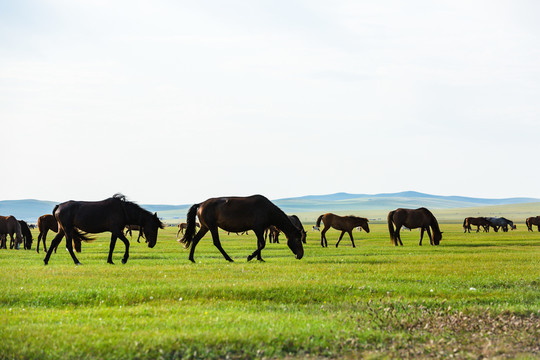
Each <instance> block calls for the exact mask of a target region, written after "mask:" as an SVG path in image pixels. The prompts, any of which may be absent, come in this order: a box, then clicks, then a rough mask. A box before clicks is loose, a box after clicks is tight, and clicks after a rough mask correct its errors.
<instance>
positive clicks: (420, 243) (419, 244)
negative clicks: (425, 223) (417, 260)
mask: <svg viewBox="0 0 540 360" xmlns="http://www.w3.org/2000/svg"><path fill="white" fill-rule="evenodd" d="M424 231H425V230H424V228H423V227H422V228H421V229H420V242H419V243H418V246H422V239H423V238H424Z"/></svg>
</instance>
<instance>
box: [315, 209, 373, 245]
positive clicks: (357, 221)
mask: <svg viewBox="0 0 540 360" xmlns="http://www.w3.org/2000/svg"><path fill="white" fill-rule="evenodd" d="M321 220H322V222H323V224H324V229H323V230H322V231H321V246H322V247H328V240H326V232H327V231H328V230H329V229H330V228H331V227H333V228H334V229H337V230H341V235H339V240H338V242H337V243H336V247H338V245H339V242H340V241H341V239H342V238H343V235H344V234H345V233H348V234H349V237H350V238H351V242H352V246H353V247H356V245H354V239H353V235H352V231H353V229H354V228H355V227H357V226H361V227H362V229H364V230H365V231H366V232H367V233H369V224H368V222H369V220H368V219H366V218H363V217H358V216H352V215H350V216H339V215H336V214H332V213H327V214H323V215H321V216H319V218H318V219H317V225H316V226H317V227H319V226H320V225H321Z"/></svg>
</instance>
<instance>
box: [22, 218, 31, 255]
mask: <svg viewBox="0 0 540 360" xmlns="http://www.w3.org/2000/svg"><path fill="white" fill-rule="evenodd" d="M19 225H21V234H22V236H23V244H24V250H30V249H31V248H32V242H33V241H34V238H33V237H32V232H31V231H30V227H29V226H28V224H27V223H26V221H24V220H19Z"/></svg>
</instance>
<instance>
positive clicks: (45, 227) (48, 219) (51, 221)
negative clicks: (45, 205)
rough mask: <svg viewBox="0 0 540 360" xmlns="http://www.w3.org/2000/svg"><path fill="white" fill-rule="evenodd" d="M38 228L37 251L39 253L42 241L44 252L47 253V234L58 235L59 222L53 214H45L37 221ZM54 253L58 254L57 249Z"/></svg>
mask: <svg viewBox="0 0 540 360" xmlns="http://www.w3.org/2000/svg"><path fill="white" fill-rule="evenodd" d="M37 227H38V230H39V235H38V240H37V247H36V251H37V252H38V253H39V243H40V241H43V250H44V251H45V252H46V251H47V244H46V243H45V241H46V240H47V233H48V232H49V230H50V231H52V232H55V233H57V232H58V222H56V219H55V218H54V216H53V215H51V214H45V215H41V216H40V217H39V218H38V221H37ZM54 252H56V248H55V249H54Z"/></svg>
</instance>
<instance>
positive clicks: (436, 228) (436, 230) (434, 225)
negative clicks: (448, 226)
mask: <svg viewBox="0 0 540 360" xmlns="http://www.w3.org/2000/svg"><path fill="white" fill-rule="evenodd" d="M430 216H431V228H432V229H433V232H434V233H438V234H440V233H441V229H440V228H439V223H438V222H437V219H436V218H435V215H433V214H431V213H430Z"/></svg>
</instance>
